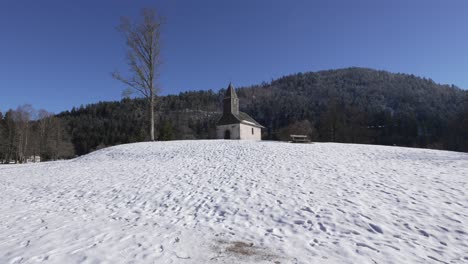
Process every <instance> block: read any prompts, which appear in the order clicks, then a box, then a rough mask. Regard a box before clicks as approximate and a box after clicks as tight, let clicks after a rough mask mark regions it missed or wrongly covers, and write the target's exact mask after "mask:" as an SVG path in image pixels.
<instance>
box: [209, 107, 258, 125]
mask: <svg viewBox="0 0 468 264" xmlns="http://www.w3.org/2000/svg"><path fill="white" fill-rule="evenodd" d="M242 122H249V123H252V125H253V126H256V127H260V128H264V126H262V125H260V124H259V123H258V122H257V121H255V119H253V118H252V117H250V116H249V115H248V114H246V113H244V112H240V111H239V114H234V113H228V114H223V116H221V118H220V119H219V120H218V123H217V125H218V126H222V125H230V124H240V123H242Z"/></svg>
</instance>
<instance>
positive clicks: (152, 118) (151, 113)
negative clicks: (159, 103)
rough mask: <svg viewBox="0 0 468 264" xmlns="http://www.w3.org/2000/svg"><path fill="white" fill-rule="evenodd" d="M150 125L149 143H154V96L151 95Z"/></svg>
mask: <svg viewBox="0 0 468 264" xmlns="http://www.w3.org/2000/svg"><path fill="white" fill-rule="evenodd" d="M150 118H151V120H150V124H151V141H154V94H152V95H151V100H150Z"/></svg>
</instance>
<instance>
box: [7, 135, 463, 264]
mask: <svg viewBox="0 0 468 264" xmlns="http://www.w3.org/2000/svg"><path fill="white" fill-rule="evenodd" d="M467 183H468V154H463V153H456V152H446V151H434V150H424V149H409V148H398V147H383V146H368V145H346V144H331V143H322V144H304V145H301V144H288V143H278V142H240V141H222V140H221V141H174V142H158V143H138V144H128V145H120V146H116V147H111V148H107V149H103V150H100V151H96V152H94V153H91V154H89V155H87V156H83V157H80V158H77V159H74V160H70V161H60V162H49V163H40V164H27V165H5V166H1V167H0V212H1V214H0V263H37V262H45V263H431V262H434V263H440V262H444V263H462V262H468V254H467V252H468V230H467V227H466V225H467V221H468V197H467V194H466V192H465V190H467V189H468V186H467Z"/></svg>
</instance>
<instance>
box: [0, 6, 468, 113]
mask: <svg viewBox="0 0 468 264" xmlns="http://www.w3.org/2000/svg"><path fill="white" fill-rule="evenodd" d="M143 7H154V8H156V9H157V10H159V12H160V13H161V14H163V15H164V16H165V17H166V20H167V21H166V25H165V28H164V32H163V36H162V37H163V50H162V56H163V60H164V65H163V67H162V72H161V78H160V81H159V83H160V86H161V88H162V94H174V93H179V92H180V91H186V90H201V89H203V90H207V89H214V90H218V89H219V88H223V87H225V86H227V84H228V83H229V81H232V82H233V83H234V84H235V85H236V86H244V85H251V84H258V83H261V82H262V81H267V82H268V81H271V80H272V79H274V78H277V77H280V76H284V75H288V74H292V73H296V72H306V71H318V70H326V69H335V68H344V67H350V66H359V67H369V68H376V69H383V70H388V71H392V72H403V73H412V74H415V75H419V76H423V77H427V78H431V79H433V80H434V81H436V82H438V83H444V84H455V85H457V86H459V87H462V88H468V1H467V0H446V1H444V0H412V1H409V0H391V1H390V0H388V1H387V0H382V1H379V0H353V1H350V0H341V1H339V0H321V1H313V0H302V1H301V0H296V1H291V0H284V1H279V0H278V1H275V0H257V1H256V0H235V1H234V0H231V1H223V0H197V1H191V0H166V1H162V0H161V1H143V0H132V1H130V0H108V1H104V0H100V1H98V0H93V1H90V0H80V1H71V0H69V1H65V0H41V1H37V0H29V1H26V0H2V1H1V2H0V110H1V111H5V110H7V109H8V108H16V107H17V106H18V105H20V104H24V103H30V104H32V105H33V106H34V107H35V108H45V109H47V110H49V111H53V112H59V111H62V110H68V109H71V108H72V107H73V106H79V105H80V104H88V103H93V102H97V101H109V100H119V99H120V98H121V93H122V90H123V89H124V88H125V87H124V86H123V85H121V84H120V83H119V82H117V81H115V80H113V79H112V78H111V76H110V73H111V72H112V71H114V70H121V71H125V70H126V64H125V47H124V42H123V40H122V39H121V36H120V35H119V33H118V32H117V31H116V30H115V27H116V26H117V25H118V23H119V17H120V16H129V17H137V16H138V15H139V10H141V8H143Z"/></svg>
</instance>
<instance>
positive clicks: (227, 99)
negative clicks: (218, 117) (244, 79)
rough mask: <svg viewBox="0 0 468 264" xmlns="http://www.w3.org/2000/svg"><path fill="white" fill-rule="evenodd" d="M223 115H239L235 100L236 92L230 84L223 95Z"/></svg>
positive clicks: (236, 99)
mask: <svg viewBox="0 0 468 264" xmlns="http://www.w3.org/2000/svg"><path fill="white" fill-rule="evenodd" d="M223 114H224V115H226V114H234V115H238V114H239V99H238V98H237V94H236V90H235V89H234V86H232V83H229V86H228V88H227V90H226V94H225V95H224V99H223Z"/></svg>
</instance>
